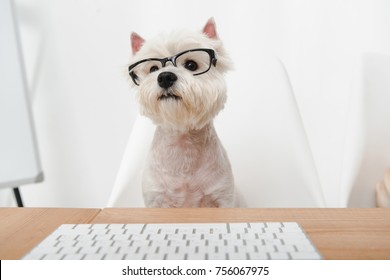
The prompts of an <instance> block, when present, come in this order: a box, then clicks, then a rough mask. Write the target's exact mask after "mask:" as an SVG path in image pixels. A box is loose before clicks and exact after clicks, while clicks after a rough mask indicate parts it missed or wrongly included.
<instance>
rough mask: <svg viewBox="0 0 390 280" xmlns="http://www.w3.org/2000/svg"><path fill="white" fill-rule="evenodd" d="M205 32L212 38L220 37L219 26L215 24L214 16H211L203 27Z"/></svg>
mask: <svg viewBox="0 0 390 280" xmlns="http://www.w3.org/2000/svg"><path fill="white" fill-rule="evenodd" d="M203 33H204V34H206V35H207V37H209V38H211V39H218V34H217V27H216V25H215V21H214V18H210V19H209V20H208V21H207V23H206V25H205V26H204V27H203Z"/></svg>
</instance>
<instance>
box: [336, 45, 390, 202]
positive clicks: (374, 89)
mask: <svg viewBox="0 0 390 280" xmlns="http://www.w3.org/2000/svg"><path fill="white" fill-rule="evenodd" d="M354 69H355V70H354V71H355V72H354V75H353V87H352V92H351V93H352V95H351V101H350V110H349V119H348V123H347V131H346V138H345V148H344V151H345V152H344V156H343V167H342V173H341V185H340V190H341V195H340V199H341V200H340V206H342V207H375V206H376V203H375V186H376V184H377V183H378V182H379V181H382V180H383V176H384V172H385V170H386V168H388V167H390V55H385V54H374V53H366V54H363V55H361V56H360V57H359V59H358V60H357V61H356V65H355V67H354Z"/></svg>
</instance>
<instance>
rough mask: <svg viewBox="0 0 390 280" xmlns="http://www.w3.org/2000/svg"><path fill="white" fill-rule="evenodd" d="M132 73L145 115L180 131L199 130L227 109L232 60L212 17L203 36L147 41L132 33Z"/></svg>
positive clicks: (180, 34) (185, 33) (186, 34)
mask: <svg viewBox="0 0 390 280" xmlns="http://www.w3.org/2000/svg"><path fill="white" fill-rule="evenodd" d="M131 45H132V50H133V54H134V57H133V59H132V63H131V65H130V66H129V74H130V77H131V79H132V80H133V83H132V84H133V85H134V86H135V87H136V90H137V94H138V100H139V104H140V107H141V113H142V114H143V115H145V116H147V117H149V118H150V119H152V121H153V122H154V123H156V124H157V125H161V126H165V127H168V128H172V129H175V130H181V131H188V130H192V129H200V128H202V127H203V126H204V125H206V124H207V123H208V122H210V120H211V119H213V118H214V117H215V116H216V115H217V114H218V112H219V111H220V110H221V109H222V108H223V106H224V104H225V101H226V84H225V81H224V78H223V73H224V72H226V71H227V70H228V69H229V68H230V65H231V63H230V60H229V57H228V56H227V54H226V53H225V50H224V48H223V46H222V42H221V41H220V40H219V38H218V35H217V32H216V27H215V23H214V20H213V19H210V20H209V21H208V22H207V24H206V25H205V27H204V28H203V30H202V31H201V32H192V31H176V32H172V33H170V34H164V35H160V36H159V37H157V38H154V39H151V40H146V41H145V40H144V39H142V37H140V36H139V35H138V34H136V33H132V34H131Z"/></svg>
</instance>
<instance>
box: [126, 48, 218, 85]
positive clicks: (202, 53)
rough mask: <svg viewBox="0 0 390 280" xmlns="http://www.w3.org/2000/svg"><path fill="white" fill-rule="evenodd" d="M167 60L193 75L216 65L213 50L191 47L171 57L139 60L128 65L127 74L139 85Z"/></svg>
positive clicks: (200, 73)
mask: <svg viewBox="0 0 390 280" xmlns="http://www.w3.org/2000/svg"><path fill="white" fill-rule="evenodd" d="M168 61H170V62H171V63H172V64H173V66H175V67H178V68H184V69H186V70H188V71H189V72H191V73H192V74H193V75H194V76H197V75H202V74H204V73H206V72H207V71H209V70H210V68H211V65H214V66H216V64H217V58H216V57H215V52H214V50H212V49H192V50H187V51H184V52H181V53H178V54H176V55H174V56H171V57H166V58H148V59H143V60H140V61H138V62H136V63H134V64H132V65H130V66H129V75H130V77H131V78H132V80H133V82H134V83H135V84H136V85H137V86H139V85H140V84H141V83H142V81H143V80H145V78H147V77H148V76H149V75H150V74H151V73H153V72H156V71H158V70H160V69H161V68H163V67H165V65H166V63H167V62H168Z"/></svg>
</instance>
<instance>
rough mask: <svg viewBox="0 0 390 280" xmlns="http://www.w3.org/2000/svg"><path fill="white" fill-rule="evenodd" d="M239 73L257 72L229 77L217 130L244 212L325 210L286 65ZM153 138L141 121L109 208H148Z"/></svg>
mask: <svg viewBox="0 0 390 280" xmlns="http://www.w3.org/2000/svg"><path fill="white" fill-rule="evenodd" d="M254 65H258V67H257V68H253V66H254ZM236 69H253V70H252V71H245V72H243V73H238V74H237V73H234V74H231V75H229V76H228V79H227V80H228V102H227V104H226V106H225V109H224V110H223V111H222V112H221V113H220V114H219V115H218V116H217V118H216V120H215V127H216V130H217V133H218V135H219V138H220V139H221V142H222V144H223V145H224V147H225V148H226V150H227V153H228V156H229V158H230V161H231V164H232V168H233V175H234V178H235V183H236V187H237V189H238V190H239V192H240V193H241V203H240V206H241V207H323V206H325V202H324V199H323V195H322V190H321V187H320V183H319V180H318V176H317V171H316V169H315V167H314V163H313V158H312V154H311V151H310V149H309V145H308V141H307V138H306V134H305V131H304V129H303V124H302V121H301V118H300V114H299V112H298V109H297V105H296V102H295V99H294V95H293V92H292V90H291V86H290V82H289V79H288V76H287V73H286V71H285V69H284V67H283V65H282V64H281V62H280V61H279V60H278V59H276V58H274V57H263V58H257V59H252V60H247V61H242V62H241V64H236ZM237 71H238V70H236V71H235V72H237ZM239 74H242V75H241V76H240V75H239ZM245 88H246V89H245ZM153 133H154V127H153V125H152V124H151V122H150V121H149V120H147V119H145V118H144V117H141V116H140V117H138V118H137V120H136V122H135V125H134V128H133V131H132V134H131V136H130V139H129V142H128V146H127V149H126V152H125V154H124V158H123V162H122V164H121V166H120V170H119V172H118V177H117V180H116V182H115V185H114V189H113V192H112V195H111V197H110V200H109V205H108V206H109V207H114V206H115V207H142V206H144V204H143V199H142V191H141V173H142V168H143V165H144V163H145V157H146V154H147V151H148V149H149V146H150V144H151V140H152V136H153Z"/></svg>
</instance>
